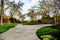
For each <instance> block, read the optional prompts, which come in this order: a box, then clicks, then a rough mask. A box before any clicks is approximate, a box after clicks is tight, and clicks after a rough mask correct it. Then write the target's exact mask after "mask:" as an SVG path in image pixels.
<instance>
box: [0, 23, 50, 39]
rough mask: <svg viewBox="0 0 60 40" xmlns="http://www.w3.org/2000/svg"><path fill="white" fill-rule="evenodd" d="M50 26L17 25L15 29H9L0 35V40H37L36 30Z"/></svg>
mask: <svg viewBox="0 0 60 40" xmlns="http://www.w3.org/2000/svg"><path fill="white" fill-rule="evenodd" d="M48 25H50V24H41V25H22V24H18V25H17V26H16V27H15V28H11V29H10V30H8V31H7V32H5V33H3V34H0V40H39V39H38V37H37V36H36V30H37V29H39V28H41V27H44V26H48Z"/></svg>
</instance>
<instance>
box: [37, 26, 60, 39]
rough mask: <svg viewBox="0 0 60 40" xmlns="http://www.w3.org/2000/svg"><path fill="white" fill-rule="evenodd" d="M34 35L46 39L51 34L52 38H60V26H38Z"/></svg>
mask: <svg viewBox="0 0 60 40" xmlns="http://www.w3.org/2000/svg"><path fill="white" fill-rule="evenodd" d="M36 35H37V36H38V38H40V39H42V40H43V39H44V38H45V39H48V38H47V36H48V37H50V36H52V38H53V40H55V38H56V40H60V28H58V27H56V26H46V27H43V28H39V29H38V30H37V31H36ZM50 39H51V38H50Z"/></svg>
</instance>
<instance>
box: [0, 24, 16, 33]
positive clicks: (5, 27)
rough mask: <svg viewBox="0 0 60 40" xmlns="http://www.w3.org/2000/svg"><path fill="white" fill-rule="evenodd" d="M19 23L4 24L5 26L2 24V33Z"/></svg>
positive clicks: (0, 28) (0, 31) (0, 27)
mask: <svg viewBox="0 0 60 40" xmlns="http://www.w3.org/2000/svg"><path fill="white" fill-rule="evenodd" d="M16 25H17V24H4V25H3V26H0V34H1V33H4V32H5V31H7V30H9V29H10V28H13V27H15V26H16Z"/></svg>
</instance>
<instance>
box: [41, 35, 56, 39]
mask: <svg viewBox="0 0 60 40" xmlns="http://www.w3.org/2000/svg"><path fill="white" fill-rule="evenodd" d="M40 37H41V38H43V40H57V38H55V37H53V36H52V35H43V36H40Z"/></svg>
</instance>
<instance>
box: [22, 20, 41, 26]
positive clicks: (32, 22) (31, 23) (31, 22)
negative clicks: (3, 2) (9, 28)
mask: <svg viewBox="0 0 60 40" xmlns="http://www.w3.org/2000/svg"><path fill="white" fill-rule="evenodd" d="M40 23H41V22H39V21H30V22H28V21H23V22H22V24H24V25H35V24H40Z"/></svg>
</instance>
